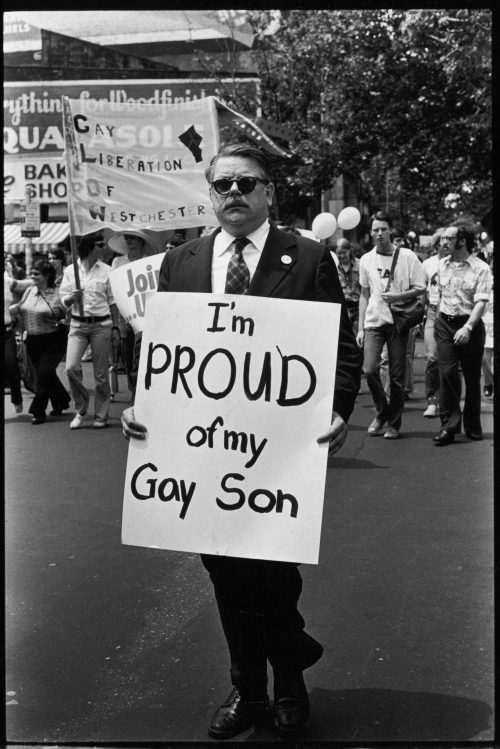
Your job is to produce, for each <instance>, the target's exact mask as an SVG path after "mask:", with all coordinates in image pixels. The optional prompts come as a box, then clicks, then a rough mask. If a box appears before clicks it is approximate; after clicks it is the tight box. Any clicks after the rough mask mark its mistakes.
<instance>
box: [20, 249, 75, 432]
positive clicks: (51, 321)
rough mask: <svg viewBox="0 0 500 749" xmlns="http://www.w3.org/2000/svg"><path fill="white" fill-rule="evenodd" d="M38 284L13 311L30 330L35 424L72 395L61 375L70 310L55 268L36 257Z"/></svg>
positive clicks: (63, 406)
mask: <svg viewBox="0 0 500 749" xmlns="http://www.w3.org/2000/svg"><path fill="white" fill-rule="evenodd" d="M31 276H32V279H33V282H34V286H31V287H30V288H29V289H27V290H26V291H25V293H24V294H23V297H22V299H21V301H20V302H19V303H18V304H14V305H12V306H11V308H10V311H11V314H14V315H20V316H21V318H22V324H23V328H24V330H25V331H26V346H27V349H28V354H29V356H30V359H31V362H32V364H33V368H34V370H35V374H36V386H35V396H34V398H33V400H32V402H31V406H30V408H29V413H30V414H31V415H32V416H33V419H32V421H31V423H32V424H43V423H44V422H45V421H46V414H45V410H46V408H47V405H48V402H49V400H50V401H51V402H52V408H53V410H52V411H51V414H50V415H51V416H58V415H59V414H61V413H62V412H63V411H64V410H65V409H66V408H69V404H70V396H69V393H68V392H67V391H66V389H65V387H64V385H63V384H62V382H61V381H60V379H59V377H58V376H57V372H56V370H57V367H58V365H59V364H60V362H61V360H62V358H63V355H64V352H65V349H66V334H65V333H64V331H62V332H61V330H60V328H59V321H60V320H62V318H63V317H64V315H65V313H66V309H65V307H64V305H63V303H62V302H61V299H60V297H59V290H58V288H57V287H56V285H55V271H54V268H53V267H52V265H51V264H50V263H49V262H48V261H47V260H36V261H35V262H34V263H33V269H32V273H31Z"/></svg>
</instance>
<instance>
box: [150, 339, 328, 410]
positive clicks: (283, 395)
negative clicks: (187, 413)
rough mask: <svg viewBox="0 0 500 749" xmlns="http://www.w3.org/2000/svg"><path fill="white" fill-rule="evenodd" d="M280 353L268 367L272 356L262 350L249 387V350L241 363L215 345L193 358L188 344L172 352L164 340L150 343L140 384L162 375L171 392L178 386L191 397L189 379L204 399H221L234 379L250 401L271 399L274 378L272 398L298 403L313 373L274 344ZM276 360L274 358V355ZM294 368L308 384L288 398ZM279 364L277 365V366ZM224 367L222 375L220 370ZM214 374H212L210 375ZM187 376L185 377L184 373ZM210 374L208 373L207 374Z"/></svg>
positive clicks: (282, 403) (305, 396)
mask: <svg viewBox="0 0 500 749" xmlns="http://www.w3.org/2000/svg"><path fill="white" fill-rule="evenodd" d="M276 348H277V351H278V353H279V355H280V359H279V361H278V362H277V363H276V364H275V365H274V370H276V369H278V367H279V370H278V372H276V371H275V372H274V375H275V377H274V378H273V367H272V362H273V359H272V356H271V352H270V351H265V352H264V355H263V359H262V362H261V363H260V365H257V369H258V367H259V366H260V375H259V378H258V380H259V382H258V385H257V386H256V387H255V388H254V389H253V390H252V388H251V385H250V369H251V365H252V352H251V351H247V352H246V353H245V355H244V358H243V364H241V362H237V361H236V359H235V356H234V354H233V353H232V352H231V351H228V350H227V349H225V348H217V349H214V350H213V351H209V353H208V354H206V355H205V356H203V358H202V359H201V361H197V358H196V352H195V350H194V349H192V348H191V347H190V346H181V345H178V346H176V347H175V349H174V351H173V353H172V351H171V350H170V348H169V347H168V346H166V345H165V344H164V343H157V344H155V343H150V344H149V348H148V354H147V363H146V374H145V377H144V387H145V388H146V390H149V389H150V388H151V381H152V377H153V376H155V377H157V376H159V375H164V374H165V373H167V376H169V377H170V392H171V393H173V394H175V393H177V391H178V390H180V389H182V390H183V391H184V393H185V394H186V395H187V396H188V398H192V397H193V393H192V390H191V388H192V387H193V381H194V382H196V383H197V385H198V388H199V390H200V392H201V393H202V394H203V395H204V396H206V397H207V398H213V399H215V400H219V399H220V398H225V397H227V396H228V395H229V393H231V391H232V390H233V388H234V387H235V385H236V383H237V381H238V384H239V386H240V387H241V388H242V389H243V393H244V395H245V397H246V398H248V400H251V401H254V400H258V399H259V398H262V397H263V398H264V400H265V401H268V402H269V401H270V400H271V390H272V385H273V382H274V379H276V378H277V380H278V383H279V391H278V395H277V398H276V402H277V404H278V406H299V405H301V404H302V403H305V402H306V401H308V400H309V398H310V397H311V396H312V394H313V393H314V391H315V389H316V381H317V378H316V373H315V371H314V368H313V366H312V364H311V363H310V362H309V361H308V360H307V359H305V358H304V357H303V356H300V355H299V354H292V355H291V356H283V354H282V353H281V351H280V350H279V348H278V347H276ZM275 360H276V357H275ZM292 363H293V364H294V367H295V368H297V367H298V368H299V370H302V375H304V370H305V373H306V376H307V377H308V385H307V388H306V389H305V391H304V392H303V393H300V394H299V395H295V397H290V396H289V395H288V387H289V382H290V380H291V371H292V368H291V364H292ZM280 364H281V366H279V365H280ZM223 369H225V370H226V375H225V377H224V375H223V374H222V370H223ZM214 373H215V376H214ZM188 375H189V376H188ZM211 375H212V376H211ZM214 381H217V382H218V383H220V384H219V387H218V388H217V389H215V386H214V385H213V382H214Z"/></svg>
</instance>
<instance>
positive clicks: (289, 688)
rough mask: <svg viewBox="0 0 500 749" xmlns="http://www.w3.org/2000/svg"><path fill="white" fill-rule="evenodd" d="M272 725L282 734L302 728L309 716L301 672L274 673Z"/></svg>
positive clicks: (307, 700) (307, 698)
mask: <svg viewBox="0 0 500 749" xmlns="http://www.w3.org/2000/svg"><path fill="white" fill-rule="evenodd" d="M273 710H274V725H275V726H276V728H277V729H278V731H279V732H280V733H282V734H291V733H294V732H295V731H298V730H299V728H302V726H303V725H304V723H305V722H306V720H307V718H308V717H309V697H308V695H307V689H306V685H305V684H304V677H303V676H302V672H301V671H298V672H295V673H293V674H292V673H289V674H286V673H279V672H278V673H276V672H275V675H274V708H273Z"/></svg>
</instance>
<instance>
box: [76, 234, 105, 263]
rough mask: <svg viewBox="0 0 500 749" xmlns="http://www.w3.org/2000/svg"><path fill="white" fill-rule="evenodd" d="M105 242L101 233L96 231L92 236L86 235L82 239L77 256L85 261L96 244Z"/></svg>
mask: <svg viewBox="0 0 500 749" xmlns="http://www.w3.org/2000/svg"><path fill="white" fill-rule="evenodd" d="M103 241H104V239H103V236H102V232H101V231H94V232H92V234H85V236H83V237H80V241H79V242H78V249H77V251H76V254H77V255H78V257H79V258H80V260H85V258H86V257H88V256H89V255H90V253H91V252H92V250H93V249H94V244H95V243H96V242H103Z"/></svg>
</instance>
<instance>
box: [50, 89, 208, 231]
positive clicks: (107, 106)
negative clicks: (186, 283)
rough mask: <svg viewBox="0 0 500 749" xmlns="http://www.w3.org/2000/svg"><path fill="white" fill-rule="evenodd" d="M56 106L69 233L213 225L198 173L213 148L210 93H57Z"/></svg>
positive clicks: (201, 172) (205, 188) (205, 187)
mask: <svg viewBox="0 0 500 749" xmlns="http://www.w3.org/2000/svg"><path fill="white" fill-rule="evenodd" d="M62 108H63V129H64V141H65V160H66V179H67V185H68V203H69V213H70V216H71V223H72V227H73V229H74V233H75V234H88V233H90V232H92V231H96V230H97V229H101V228H102V227H104V226H107V227H110V228H112V229H115V230H117V231H120V230H121V231H123V230H125V229H136V230H137V229H138V230H141V229H152V230H154V231H162V230H170V229H183V228H189V227H194V226H204V225H207V224H209V225H215V224H217V220H216V218H215V215H214V212H213V209H212V206H211V203H210V200H209V194H208V185H207V181H206V179H205V174H204V172H205V169H206V167H207V166H208V164H209V162H210V159H211V158H212V156H214V154H215V153H216V152H217V150H218V146H219V133H218V124H217V111H216V103H215V99H214V97H212V96H208V97H205V98H203V99H196V100H194V101H189V102H182V103H178V104H152V103H149V102H145V103H140V102H137V101H136V102H133V103H122V102H109V101H96V100H92V99H88V100H84V99H69V98H68V97H65V96H63V97H62ZM72 233H73V232H72Z"/></svg>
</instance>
